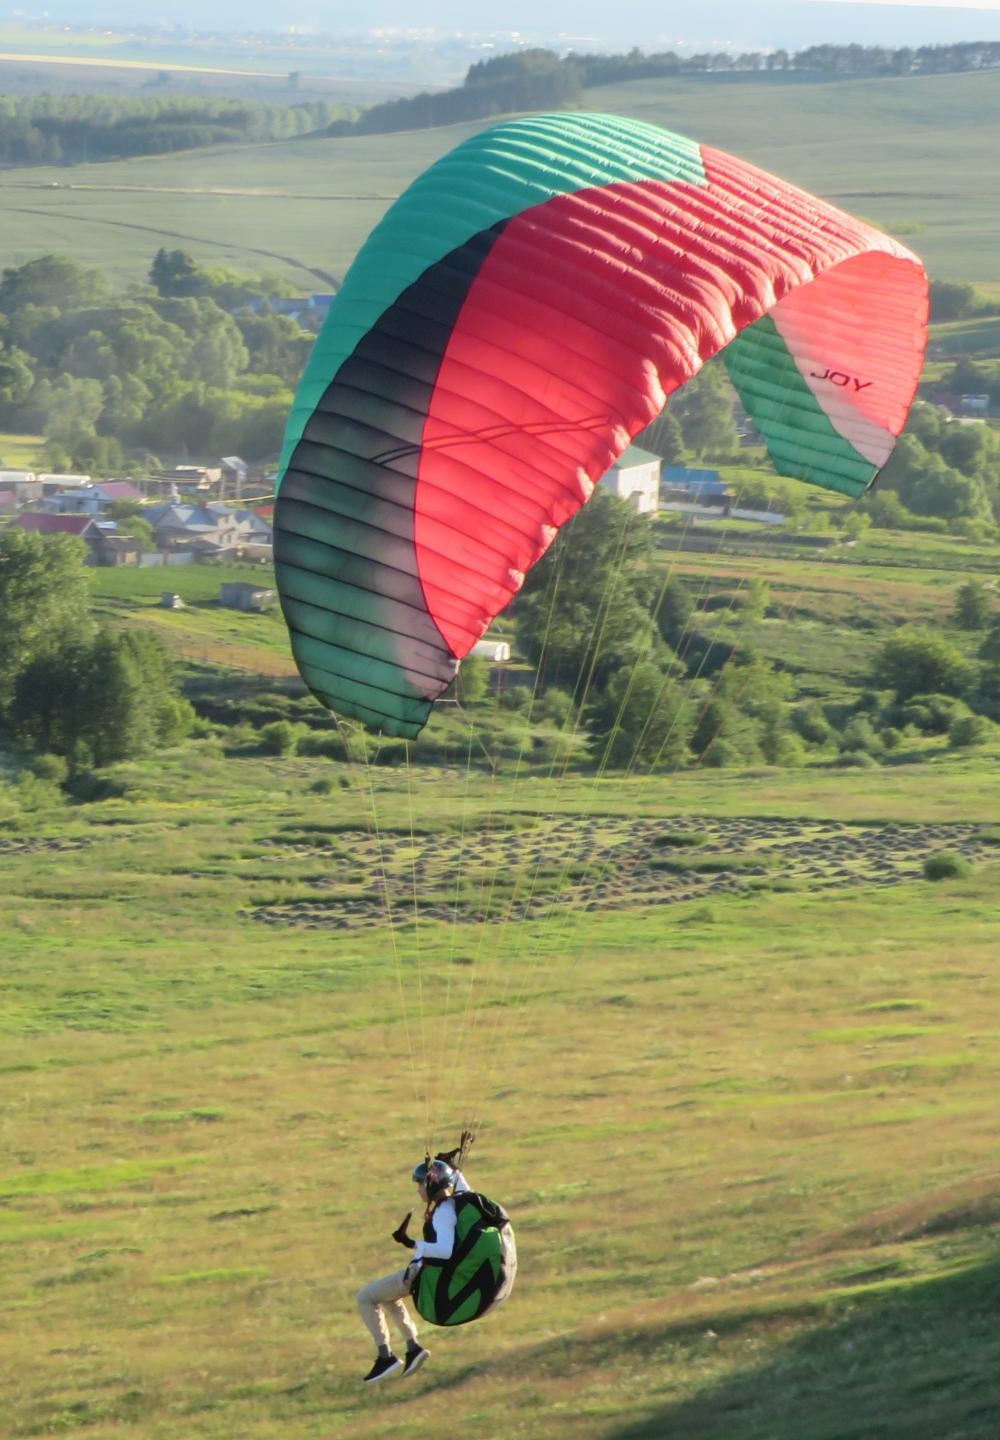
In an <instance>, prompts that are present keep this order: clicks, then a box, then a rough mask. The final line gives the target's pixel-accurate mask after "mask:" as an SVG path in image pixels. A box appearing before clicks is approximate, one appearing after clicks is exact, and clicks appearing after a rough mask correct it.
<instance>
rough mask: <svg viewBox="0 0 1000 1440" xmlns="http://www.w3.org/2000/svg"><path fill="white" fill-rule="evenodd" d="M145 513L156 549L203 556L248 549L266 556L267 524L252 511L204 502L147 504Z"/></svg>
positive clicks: (268, 555)
mask: <svg viewBox="0 0 1000 1440" xmlns="http://www.w3.org/2000/svg"><path fill="white" fill-rule="evenodd" d="M145 515H146V518H147V519H148V520H149V522H150V524H151V525H152V527H153V533H154V534H155V536H156V544H157V547H158V549H160V550H166V551H183V550H188V551H191V552H193V553H194V554H197V555H201V556H206V557H213V556H220V555H226V556H230V557H232V556H234V555H237V554H239V555H243V554H246V553H248V552H249V553H250V555H252V556H253V557H254V558H258V557H259V558H262V559H269V558H270V553H271V534H272V532H271V527H270V525H269V524H268V523H267V521H266V520H265V519H264V518H263V517H262V516H260V515H257V514H255V513H254V511H252V510H232V509H230V507H229V506H228V505H222V504H220V503H219V502H218V501H211V502H209V503H208V504H207V505H186V504H179V505H173V504H171V505H150V506H149V507H148V508H147V510H146V512H145Z"/></svg>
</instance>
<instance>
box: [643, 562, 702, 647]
mask: <svg viewBox="0 0 1000 1440" xmlns="http://www.w3.org/2000/svg"><path fill="white" fill-rule="evenodd" d="M653 607H654V608H653V617H654V619H655V620H656V625H657V629H658V630H659V632H660V634H661V635H662V636H663V639H664V640H665V641H666V642H667V644H668V645H669V646H670V648H671V650H675V651H680V649H681V646H682V645H683V643H684V640H685V638H686V636H687V634H688V627H689V626H690V623H691V616H692V614H693V613H694V601H693V600H692V599H691V596H690V594H689V592H688V589H687V586H686V585H685V584H684V582H683V580H679V579H678V578H677V576H676V575H671V576H670V578H669V579H668V580H667V581H666V583H665V584H664V586H663V589H662V591H661V592H660V594H659V596H658V597H656V599H655V600H654V602H653Z"/></svg>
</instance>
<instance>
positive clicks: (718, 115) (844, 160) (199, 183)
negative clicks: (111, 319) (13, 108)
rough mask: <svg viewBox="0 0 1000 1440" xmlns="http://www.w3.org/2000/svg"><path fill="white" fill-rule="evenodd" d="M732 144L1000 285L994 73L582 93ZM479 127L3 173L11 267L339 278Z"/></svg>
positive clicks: (943, 260) (0, 225)
mask: <svg viewBox="0 0 1000 1440" xmlns="http://www.w3.org/2000/svg"><path fill="white" fill-rule="evenodd" d="M585 103H586V104H587V106H588V107H589V108H592V109H595V110H605V111H611V112H617V113H620V114H625V115H635V116H638V117H640V118H642V119H647V120H650V121H653V122H655V123H657V124H662V125H666V126H668V127H670V128H673V129H677V130H680V131H682V132H684V133H687V134H690V135H694V136H696V137H697V138H699V139H701V140H704V141H707V142H708V143H711V144H715V145H719V146H722V147H723V148H727V149H731V150H734V151H736V152H737V153H739V154H741V155H743V156H745V157H746V158H748V159H750V160H753V161H755V162H757V163H758V164H761V165H763V166H765V167H766V168H768V169H773V170H774V171H776V172H777V173H778V174H781V175H784V176H787V177H788V178H789V179H791V180H794V181H795V182H797V183H798V184H800V185H803V186H805V187H806V188H808V189H811V190H814V191H817V192H818V193H819V194H822V195H825V196H826V197H828V198H829V199H832V200H833V201H835V202H836V203H838V204H840V205H843V206H844V207H846V208H847V209H849V210H851V211H853V212H855V213H858V214H861V215H863V216H865V217H866V218H867V219H870V220H872V221H874V222H875V223H877V224H879V225H883V226H885V227H886V228H888V229H891V230H894V231H895V232H897V233H898V234H899V235H900V238H902V239H903V240H904V241H906V242H907V243H909V244H910V245H912V246H913V248H915V249H916V250H917V251H918V252H919V253H920V254H921V255H922V257H923V258H924V259H925V260H926V262H927V264H928V265H929V267H930V269H931V271H932V273H933V274H934V275H935V276H937V277H939V278H956V279H964V280H970V281H973V282H975V283H977V284H981V285H1000V247H998V246H997V244H996V235H997V232H998V229H1000V198H998V196H997V194H996V187H995V186H992V185H990V184H988V183H986V181H987V178H988V177H989V176H990V175H991V174H992V173H993V169H994V167H995V158H994V156H993V151H992V136H993V134H994V133H995V131H996V127H997V124H998V123H1000V75H998V74H997V73H996V72H986V73H983V74H969V75H956V76H941V77H936V78H927V79H914V80H906V81H903V80H885V81H864V82H862V81H844V82H839V83H826V84H802V83H795V84H790V83H780V82H775V81H774V80H768V79H765V78H762V77H761V78H756V79H755V78H751V77H746V78H745V79H744V80H743V81H740V82H736V83H724V82H722V81H718V82H713V81H711V80H704V81H697V82H696V81H694V80H690V79H688V80H672V81H670V82H666V81H640V82H636V83H633V84H630V85H628V86H621V87H602V88H599V89H595V90H592V91H590V92H588V94H587V96H586V102H585ZM476 128H481V127H478V126H472V127H466V126H458V127H452V128H448V129H444V130H439V131H430V132H419V133H413V134H408V135H391V136H381V137H368V138H363V139H352V140H337V141H302V140H299V141H295V142H288V143H283V144H273V145H264V146H247V147H242V148H238V149H232V148H226V149H224V150H219V151H214V152H198V153H197V154H191V155H179V156H178V155H174V156H164V157H159V158H148V159H142V160H134V161H123V162H117V163H113V164H104V165H92V166H77V167H75V168H74V169H72V170H66V169H58V168H55V169H42V168H39V169H32V170H15V171H8V172H5V173H4V174H2V175H0V189H2V191H3V204H2V206H0V246H2V248H3V252H4V254H5V256H6V257H8V263H21V262H22V261H24V260H26V259H28V258H30V257H31V256H32V255H35V254H38V253H41V252H43V251H45V250H52V249H61V250H64V251H66V252H67V253H69V254H72V255H74V256H76V257H77V258H78V259H81V260H86V261H88V262H90V263H93V264H98V265H102V266H104V267H105V268H107V269H108V270H109V271H112V272H113V273H114V274H115V275H116V276H117V277H118V278H119V280H121V281H124V280H126V279H135V278H138V277H140V276H141V275H143V274H144V273H145V271H146V270H147V269H148V266H149V261H150V258H151V256H152V254H153V252H154V251H155V249H156V248H157V247H158V246H159V245H161V244H170V245H183V246H184V247H185V248H187V249H190V250H191V251H192V253H193V254H194V255H195V256H196V258H198V259H200V260H204V261H210V260H214V261H215V262H223V261H224V262H226V263H229V264H232V265H235V266H237V267H240V268H243V269H247V270H252V271H258V270H260V269H262V268H265V269H268V268H270V269H279V270H282V271H283V273H286V274H288V275H289V276H290V277H291V278H292V279H293V280H294V282H295V283H296V284H297V285H303V286H305V285H307V284H309V283H311V281H310V278H309V277H310V276H312V277H313V278H318V277H319V276H322V275H324V274H325V275H341V274H343V272H344V270H345V269H346V267H347V265H348V264H349V263H350V260H351V259H352V257H353V255H354V254H355V253H356V251H357V249H358V246H359V245H360V244H361V243H362V241H363V239H364V237H365V236H366V235H367V234H368V232H369V231H370V229H371V228H372V226H373V225H374V224H375V223H376V221H377V220H378V219H379V218H380V217H381V215H382V214H383V213H384V211H385V209H386V208H387V206H388V204H389V203H390V202H391V200H392V199H393V198H394V197H395V196H396V195H397V194H398V193H399V192H400V191H401V190H402V189H403V188H404V187H405V186H406V185H407V184H409V182H410V181H411V180H412V179H413V178H414V177H415V176H416V175H417V174H418V173H419V172H420V171H421V170H422V169H423V168H424V167H425V166H426V165H427V164H428V163H430V161H431V160H433V159H435V158H436V157H437V156H438V155H440V154H442V153H443V152H444V151H445V150H448V149H450V148H451V147H452V146H454V145H456V144H457V143H458V142H459V141H460V140H462V139H463V138H464V137H465V136H466V135H467V134H469V133H470V131H471V130H472V129H476Z"/></svg>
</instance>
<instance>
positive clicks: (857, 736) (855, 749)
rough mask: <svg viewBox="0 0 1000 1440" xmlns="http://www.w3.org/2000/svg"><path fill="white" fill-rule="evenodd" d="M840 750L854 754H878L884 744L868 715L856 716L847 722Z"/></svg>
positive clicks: (841, 738)
mask: <svg viewBox="0 0 1000 1440" xmlns="http://www.w3.org/2000/svg"><path fill="white" fill-rule="evenodd" d="M840 748H841V750H844V751H847V752H849V753H852V754H858V753H863V754H865V755H876V754H878V752H879V751H880V750H881V748H882V742H881V740H880V739H879V736H878V733H877V732H876V730H875V727H874V725H873V724H872V722H871V721H870V720H869V718H868V716H867V715H855V716H854V718H853V719H852V720H849V721H848V722H847V724H846V725H845V727H844V733H843V734H842V735H841V737H840Z"/></svg>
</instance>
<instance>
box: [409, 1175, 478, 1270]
mask: <svg viewBox="0 0 1000 1440" xmlns="http://www.w3.org/2000/svg"><path fill="white" fill-rule="evenodd" d="M470 1188H471V1187H470V1185H469V1183H468V1181H467V1180H466V1178H465V1176H464V1175H463V1174H462V1172H461V1170H456V1171H455V1194H456V1195H461V1193H462V1191H463V1190H469V1189H470ZM457 1221H458V1215H457V1213H456V1210H455V1201H454V1199H453V1197H452V1196H451V1195H449V1196H448V1198H447V1200H442V1201H441V1204H440V1205H439V1206H438V1207H437V1209H436V1210H435V1211H434V1214H433V1215H432V1216H431V1223H432V1225H433V1226H434V1236H435V1238H434V1239H433V1240H418V1241H417V1242H416V1243H415V1245H414V1247H413V1258H414V1260H449V1259H450V1258H451V1252H452V1251H453V1250H454V1248H455V1225H456V1223H457Z"/></svg>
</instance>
